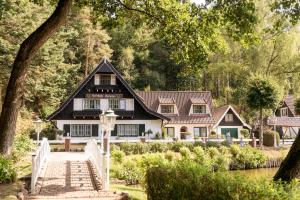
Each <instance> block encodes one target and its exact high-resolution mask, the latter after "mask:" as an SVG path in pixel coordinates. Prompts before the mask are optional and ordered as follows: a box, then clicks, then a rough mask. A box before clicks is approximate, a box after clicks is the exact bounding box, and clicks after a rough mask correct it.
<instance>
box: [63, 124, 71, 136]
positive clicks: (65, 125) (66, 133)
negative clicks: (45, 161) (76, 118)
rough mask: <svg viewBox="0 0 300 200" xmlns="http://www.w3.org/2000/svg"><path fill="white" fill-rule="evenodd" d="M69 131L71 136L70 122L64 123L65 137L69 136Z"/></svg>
mask: <svg viewBox="0 0 300 200" xmlns="http://www.w3.org/2000/svg"><path fill="white" fill-rule="evenodd" d="M68 133H69V136H71V133H70V124H64V133H63V134H64V137H67V136H68Z"/></svg>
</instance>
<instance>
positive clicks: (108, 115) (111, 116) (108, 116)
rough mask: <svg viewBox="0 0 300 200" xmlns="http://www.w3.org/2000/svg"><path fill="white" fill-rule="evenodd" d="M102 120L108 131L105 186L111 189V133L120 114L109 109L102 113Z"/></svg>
mask: <svg viewBox="0 0 300 200" xmlns="http://www.w3.org/2000/svg"><path fill="white" fill-rule="evenodd" d="M99 117H100V122H101V124H102V126H104V127H105V129H106V131H107V133H106V135H107V149H106V159H107V160H106V165H107V167H106V184H105V188H106V190H109V169H110V167H109V160H110V135H111V131H113V130H114V128H115V124H116V120H117V117H118V115H116V114H115V113H114V111H113V110H107V111H106V112H104V113H102V114H101V115H100V116H99Z"/></svg>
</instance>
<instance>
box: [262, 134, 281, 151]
mask: <svg viewBox="0 0 300 200" xmlns="http://www.w3.org/2000/svg"><path fill="white" fill-rule="evenodd" d="M274 137H276V146H278V145H279V142H280V136H279V133H278V132H276V131H272V130H267V131H264V141H263V142H264V145H265V146H271V147H273V146H274Z"/></svg>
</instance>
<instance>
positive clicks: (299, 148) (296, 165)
mask: <svg viewBox="0 0 300 200" xmlns="http://www.w3.org/2000/svg"><path fill="white" fill-rule="evenodd" d="M299 155H300V129H299V130H298V135H297V137H296V139H295V141H294V143H293V145H292V147H291V149H290V151H289V153H288V154H287V156H286V157H285V159H284V160H283V162H282V163H281V165H280V168H279V169H278V171H277V173H276V174H275V176H274V180H279V179H281V180H282V181H287V182H289V181H291V180H292V179H294V178H298V179H299V178H300V156H299Z"/></svg>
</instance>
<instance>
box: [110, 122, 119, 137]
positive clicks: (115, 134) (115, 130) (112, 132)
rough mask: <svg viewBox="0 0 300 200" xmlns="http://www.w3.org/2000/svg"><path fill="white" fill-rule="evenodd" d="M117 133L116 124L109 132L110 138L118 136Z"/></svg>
mask: <svg viewBox="0 0 300 200" xmlns="http://www.w3.org/2000/svg"><path fill="white" fill-rule="evenodd" d="M117 131H118V130H117V124H116V125H115V128H114V130H113V131H111V136H117V135H118V133H117Z"/></svg>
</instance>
